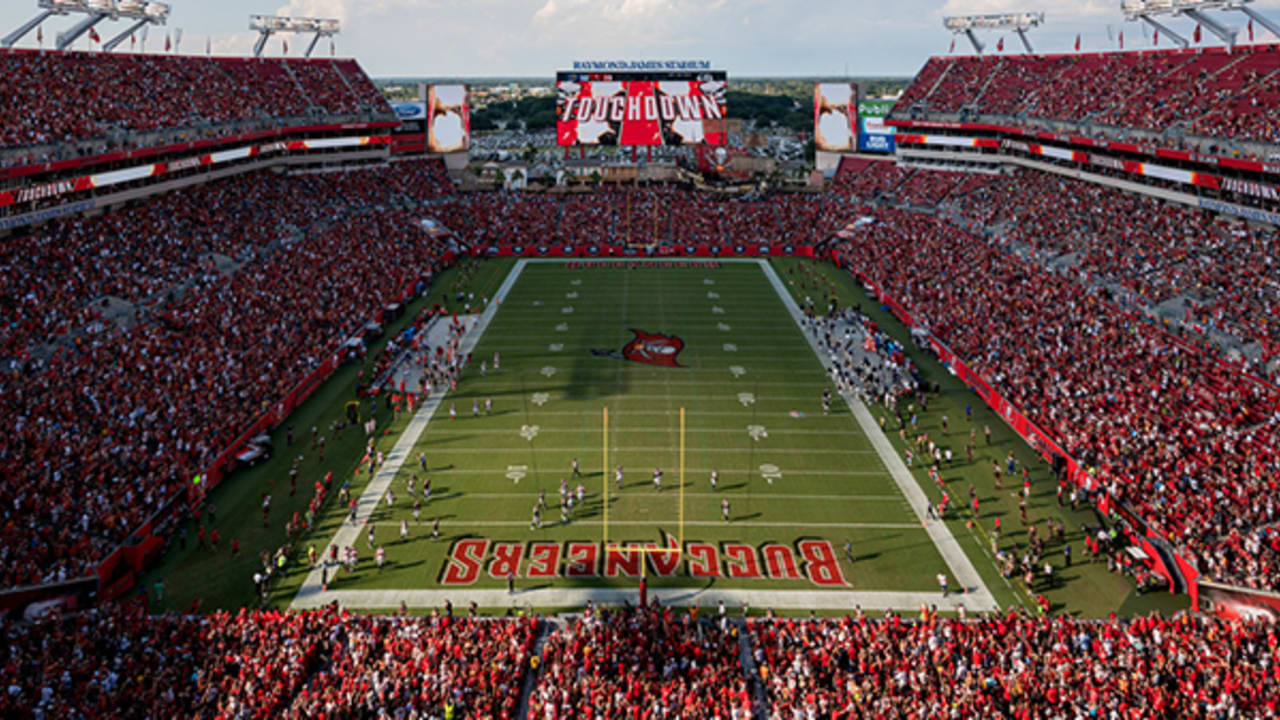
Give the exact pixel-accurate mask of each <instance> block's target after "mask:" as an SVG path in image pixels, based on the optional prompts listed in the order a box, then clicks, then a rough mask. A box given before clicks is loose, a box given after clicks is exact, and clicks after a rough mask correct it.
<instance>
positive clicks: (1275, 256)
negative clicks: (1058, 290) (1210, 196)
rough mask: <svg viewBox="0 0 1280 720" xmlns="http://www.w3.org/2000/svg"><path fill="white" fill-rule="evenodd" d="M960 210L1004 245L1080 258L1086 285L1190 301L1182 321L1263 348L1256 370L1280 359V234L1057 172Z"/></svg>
mask: <svg viewBox="0 0 1280 720" xmlns="http://www.w3.org/2000/svg"><path fill="white" fill-rule="evenodd" d="M957 210H958V211H959V212H960V213H961V214H962V215H964V216H966V217H969V218H970V219H973V220H975V221H978V222H979V223H981V224H984V225H988V226H992V225H1005V223H1007V226H1006V229H1005V230H1004V231H1003V235H1004V238H1005V239H1006V240H1010V241H1016V242H1020V243H1024V244H1026V245H1028V246H1030V247H1033V248H1035V249H1037V250H1041V251H1045V252H1047V253H1048V254H1050V255H1051V256H1053V257H1058V256H1070V257H1074V258H1075V262H1074V265H1072V266H1071V269H1070V271H1069V272H1070V273H1071V274H1073V275H1075V276H1076V277H1078V278H1080V279H1081V280H1083V281H1089V280H1098V281H1104V282H1112V283H1117V284H1120V285H1123V286H1125V287H1127V288H1129V289H1130V290H1133V291H1134V292H1136V293H1137V294H1138V295H1139V296H1140V297H1141V298H1142V299H1143V300H1145V301H1146V302H1148V303H1151V304H1158V303H1162V302H1164V301H1166V300H1169V299H1172V298H1177V297H1184V298H1185V299H1186V300H1187V301H1188V307H1187V309H1186V310H1185V317H1184V318H1182V319H1183V320H1185V321H1187V322H1189V323H1191V324H1192V326H1200V327H1201V328H1203V329H1206V330H1211V331H1222V332H1226V333H1229V334H1232V335H1235V336H1237V337H1239V338H1240V339H1241V341H1242V342H1246V343H1249V342H1256V343H1258V344H1259V346H1260V349H1261V352H1260V353H1259V356H1258V357H1257V359H1256V361H1255V362H1253V363H1252V364H1251V367H1250V370H1251V371H1252V372H1254V373H1255V374H1259V375H1265V374H1266V366H1267V364H1268V363H1269V361H1270V360H1271V359H1272V358H1274V357H1276V356H1277V355H1280V342H1278V341H1277V338H1278V337H1280V319H1278V318H1280V283H1278V282H1277V281H1276V280H1275V277H1274V276H1275V268H1276V266H1277V264H1278V263H1280V234H1277V232H1276V231H1275V230H1274V229H1263V228H1262V227H1260V226H1255V227H1250V226H1247V225H1246V224H1245V223H1243V222H1232V221H1230V220H1228V219H1226V218H1224V217H1222V216H1213V215H1206V214H1205V213H1203V212H1201V211H1199V210H1198V209H1195V208H1190V207H1186V206H1181V205H1176V204H1173V203H1166V202H1161V201H1159V200H1157V199H1155V198H1152V197H1148V196H1143V195H1137V194H1133V193H1125V192H1121V191H1120V190H1116V189H1114V188H1109V187H1104V186H1100V185H1095V184H1093V183H1088V182H1085V181H1083V180H1075V179H1071V178H1067V177H1062V176H1057V175H1051V174H1048V173H1040V172H1030V171H1020V172H1018V173H1017V174H1015V175H1013V176H1009V177H1006V178H1003V179H1001V180H1000V181H999V182H996V183H993V184H991V185H989V186H987V187H985V188H982V189H981V190H979V192H976V193H973V194H971V195H969V196H968V197H967V198H966V201H965V202H964V203H963V205H961V206H959V207H957Z"/></svg>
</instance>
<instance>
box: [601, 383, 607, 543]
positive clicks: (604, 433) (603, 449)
mask: <svg viewBox="0 0 1280 720" xmlns="http://www.w3.org/2000/svg"><path fill="white" fill-rule="evenodd" d="M603 415H604V425H603V430H602V432H601V433H600V434H601V435H602V436H603V437H604V439H603V440H602V441H601V458H602V460H601V462H603V463H604V464H603V465H602V466H601V471H600V485H601V486H602V487H603V488H604V526H603V528H602V529H601V532H602V533H603V536H602V543H601V546H600V547H601V549H602V551H603V552H606V553H607V552H609V408H608V407H605V408H603Z"/></svg>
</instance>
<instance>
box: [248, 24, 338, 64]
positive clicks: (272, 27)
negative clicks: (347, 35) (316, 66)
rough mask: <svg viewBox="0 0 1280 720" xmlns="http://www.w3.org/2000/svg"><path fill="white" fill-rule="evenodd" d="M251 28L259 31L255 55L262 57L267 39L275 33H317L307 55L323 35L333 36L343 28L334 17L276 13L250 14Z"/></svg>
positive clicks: (254, 45) (254, 48) (308, 47)
mask: <svg viewBox="0 0 1280 720" xmlns="http://www.w3.org/2000/svg"><path fill="white" fill-rule="evenodd" d="M249 29H250V30H257V31H258V41H257V42H256V43H254V44H253V56H254V57H262V49H263V48H264V47H266V46H267V39H268V38H270V37H271V36H272V35H273V34H275V33H280V32H291V33H315V35H314V36H313V37H312V38H311V44H310V45H308V46H307V54H306V56H307V57H311V51H312V50H315V49H316V43H318V42H320V38H322V37H333V36H334V35H337V34H338V32H339V31H340V30H341V29H342V26H341V23H339V22H338V21H337V20H336V19H333V18H302V17H299V18H295V17H280V16H276V15H250V16H249Z"/></svg>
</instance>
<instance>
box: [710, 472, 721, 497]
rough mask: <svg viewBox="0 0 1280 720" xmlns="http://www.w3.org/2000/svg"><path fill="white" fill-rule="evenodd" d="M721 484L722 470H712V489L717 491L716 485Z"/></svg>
mask: <svg viewBox="0 0 1280 720" xmlns="http://www.w3.org/2000/svg"><path fill="white" fill-rule="evenodd" d="M719 484H720V472H719V471H718V470H712V471H711V491H712V492H715V490H716V485H719Z"/></svg>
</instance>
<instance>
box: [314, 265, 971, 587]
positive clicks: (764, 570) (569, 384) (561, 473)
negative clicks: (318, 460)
mask: <svg viewBox="0 0 1280 720" xmlns="http://www.w3.org/2000/svg"><path fill="white" fill-rule="evenodd" d="M786 282H787V280H786V279H784V278H780V277H779V276H778V275H777V274H775V271H774V269H773V268H772V266H771V265H770V264H769V263H767V262H759V261H754V260H751V261H717V262H697V261H676V260H672V261H654V262H648V261H627V262H625V263H614V262H612V261H610V262H604V261H580V262H571V263H566V262H563V261H520V262H518V263H516V265H515V268H514V269H513V270H512V273H511V275H510V276H509V277H508V278H507V282H506V283H505V284H504V286H503V288H502V290H500V291H499V297H500V302H497V303H494V304H492V305H491V307H490V308H489V309H488V310H487V311H486V312H485V313H484V314H483V315H482V316H481V317H480V318H479V319H478V324H477V326H476V328H475V329H474V330H473V331H472V332H470V333H469V334H468V336H467V339H466V343H465V344H464V350H471V352H472V362H471V363H470V365H469V366H468V367H467V368H466V370H465V371H464V372H463V374H462V377H461V379H460V381H459V383H458V388H457V390H456V391H453V392H451V393H448V394H445V395H441V396H433V398H432V399H431V401H429V402H428V403H426V404H425V405H424V406H423V407H422V408H421V410H420V411H419V413H418V415H417V416H415V417H414V419H413V421H411V422H410V423H409V426H408V429H406V430H405V431H404V433H403V434H402V435H401V436H400V437H399V438H391V439H389V441H388V443H387V450H388V452H389V456H388V462H387V463H386V464H385V466H384V467H383V468H382V469H381V470H380V472H379V473H378V474H377V476H375V478H374V479H373V480H372V481H371V482H368V483H367V484H366V485H365V486H362V487H363V495H362V496H361V500H360V506H359V510H358V513H357V519H356V522H354V523H352V522H343V523H342V525H341V527H340V528H339V529H338V530H337V532H336V534H335V536H334V539H333V542H334V543H336V544H337V545H339V546H347V545H352V546H355V547H357V548H358V550H359V553H360V560H361V562H360V565H359V569H358V570H356V571H355V572H347V571H340V570H338V569H337V568H336V567H329V568H327V569H324V570H322V569H321V568H317V569H315V570H314V571H312V572H311V573H310V574H309V575H308V577H307V579H306V581H305V582H304V584H303V586H302V589H301V590H300V591H299V593H298V595H297V596H296V597H295V599H294V603H293V604H294V606H295V607H314V606H316V605H319V604H322V603H325V602H329V601H332V600H338V601H339V602H341V603H342V604H343V605H346V606H349V607H358V608H388V607H397V606H399V605H400V604H401V603H402V602H403V603H405V604H406V605H408V606H410V607H428V606H436V605H439V604H441V603H442V602H443V599H445V598H447V599H449V600H451V601H452V602H453V603H454V604H463V603H465V602H469V601H475V602H477V604H478V605H480V606H482V607H500V606H510V605H521V606H530V607H540V608H543V607H572V606H580V605H582V604H584V603H585V601H587V600H594V601H597V602H621V601H622V600H624V599H629V600H631V601H632V602H634V600H635V598H636V589H637V587H638V586H639V583H640V578H641V577H642V576H643V577H644V579H645V582H646V583H647V586H648V588H649V591H650V593H651V594H656V595H657V596H658V597H660V598H661V599H662V600H663V601H664V602H669V603H674V604H698V605H710V604H715V603H717V602H719V601H721V600H723V601H725V602H726V603H728V604H731V605H740V604H742V603H750V604H751V605H752V606H754V607H766V606H776V607H779V608H783V607H791V608H819V609H822V608H828V609H839V608H851V607H853V605H855V604H860V605H862V606H863V607H864V608H867V609H888V608H896V609H902V610H915V609H917V608H918V607H919V605H920V603H921V602H928V603H931V604H936V605H938V606H939V607H940V608H941V609H953V608H954V607H955V606H956V605H959V604H964V605H965V606H966V607H967V608H968V609H970V610H990V609H993V608H994V607H995V602H994V600H993V599H992V596H991V594H990V592H988V590H987V588H986V587H985V586H984V585H983V583H982V580H981V579H980V577H979V576H978V574H977V572H976V571H975V570H974V569H973V566H972V565H971V564H970V562H969V560H968V558H967V557H966V556H965V554H964V553H962V552H960V551H959V550H958V548H957V546H956V543H955V541H954V539H953V538H952V537H951V535H950V532H949V530H948V529H947V527H946V525H945V524H943V523H940V522H937V521H927V522H926V521H924V518H923V507H924V500H923V498H924V495H923V494H921V493H920V489H919V487H918V486H916V485H915V481H914V480H913V479H912V478H911V476H910V474H909V473H908V472H907V471H906V468H905V467H903V465H902V462H901V460H900V459H898V458H897V456H896V455H894V454H893V452H892V450H891V448H890V445H889V444H888V442H887V441H886V440H885V438H883V436H880V433H879V431H878V430H876V429H875V428H874V421H872V419H871V415H870V414H868V413H866V411H865V409H863V408H861V406H860V405H859V404H857V403H856V401H855V402H854V403H853V404H852V405H850V404H847V403H846V401H845V400H842V399H841V398H840V397H839V396H838V395H834V392H835V388H834V387H833V386H832V384H831V383H830V382H829V380H828V377H827V374H826V372H825V370H824V367H823V363H822V362H821V361H820V359H819V356H818V355H817V354H816V346H815V345H813V344H812V343H811V342H810V340H809V339H808V338H807V337H806V335H805V334H804V333H803V332H802V330H801V329H800V327H799V325H798V323H797V318H798V314H797V313H798V310H797V308H796V307H795V305H794V303H793V302H792V301H791V299H790V295H789V294H788V293H786V292H785V287H784V284H785V283H786ZM472 346H474V347H472ZM495 353H496V354H498V355H499V356H500V359H501V362H500V365H499V366H498V367H497V368H496V369H495V367H494V356H495ZM482 363H484V367H483V369H482V366H481V364H482ZM824 389H831V390H832V392H833V395H834V400H833V403H832V407H831V412H830V413H829V414H827V413H824V412H823V409H822V404H821V395H822V392H823V390H824ZM487 400H488V401H491V410H490V411H489V412H485V407H486V401H487ZM473 403H474V405H478V408H479V413H478V414H473ZM450 406H452V407H453V408H454V409H455V411H456V418H454V419H451V417H450V412H449V409H450ZM682 411H683V421H682ZM606 414H607V420H606ZM606 423H607V431H606ZM869 432H870V433H872V434H868V433H869ZM390 440H397V442H396V443H395V447H394V448H392V447H391V443H390ZM420 458H424V459H425V463H424V462H423V461H422V460H420ZM575 458H576V459H577V461H578V464H579V469H580V473H579V474H578V475H574V473H573V469H572V466H573V461H574V459H575ZM424 464H425V470H424ZM619 467H621V469H622V483H621V487H619V486H618V484H617V479H616V473H617V470H618V468H619ZM655 470H659V471H661V487H660V488H659V487H656V486H655V483H654V482H653V476H654V473H655ZM713 471H714V472H716V473H717V475H718V482H717V485H716V486H715V487H712V484H711V482H710V477H711V474H712V472H713ZM424 477H429V478H430V480H431V490H432V492H431V498H430V500H429V501H426V502H424V503H422V504H421V507H420V511H419V514H418V517H417V518H416V519H415V517H414V513H413V509H412V505H413V499H414V498H413V497H411V495H410V493H409V491H408V480H409V479H410V478H413V479H414V480H415V485H416V487H418V488H420V487H421V484H422V480H423V478H424ZM562 480H563V481H564V482H566V483H567V486H568V488H569V493H570V495H572V496H574V497H575V498H576V496H577V494H578V487H579V486H581V487H582V494H583V501H582V502H581V503H580V504H576V506H575V507H574V508H573V509H572V511H569V510H568V509H567V508H563V509H562V501H561V491H560V488H561V482H562ZM353 486H359V483H358V482H353ZM358 489H359V487H358ZM388 489H389V490H391V492H392V493H393V494H394V496H395V497H394V502H393V503H388V502H387V494H386V491H387V490H388ZM542 491H545V497H546V502H545V509H543V510H542V511H541V517H540V520H541V523H540V527H536V526H533V515H534V508H535V506H536V505H537V504H538V498H539V494H540V492H542ZM418 497H421V494H420V493H419V494H418ZM726 501H727V507H726V505H725V503H726ZM562 510H563V512H562ZM726 510H727V514H728V518H727V519H726V518H725V512H726ZM437 520H439V528H440V531H439V536H438V537H437V538H433V537H432V528H433V526H434V523H435V522H436V521H437ZM403 521H408V523H409V529H410V532H411V537H410V538H408V539H406V540H403V541H402V540H401V539H400V534H401V526H402V522H403ZM370 529H372V530H373V533H374V538H375V540H374V543H375V546H377V545H381V546H382V547H384V548H385V553H386V560H387V561H386V565H385V567H384V568H383V569H382V570H380V571H379V570H378V569H376V568H375V567H374V563H373V562H372V557H373V550H372V547H371V546H370V545H369V544H368V541H367V537H368V533H369V530H370ZM640 551H644V552H640ZM325 554H326V555H327V551H326V553H325ZM939 573H942V574H944V575H946V576H947V577H948V579H949V583H950V589H951V590H952V593H951V594H950V595H949V596H948V597H946V598H944V597H943V595H942V593H941V592H940V589H939V585H938V581H937V576H938V574H939ZM323 580H327V587H322V581H323ZM508 582H514V584H515V587H516V593H515V594H514V595H510V596H509V595H508V593H507V586H508ZM957 589H961V590H967V591H968V592H967V593H966V592H963V591H962V592H956V590H957Z"/></svg>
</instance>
